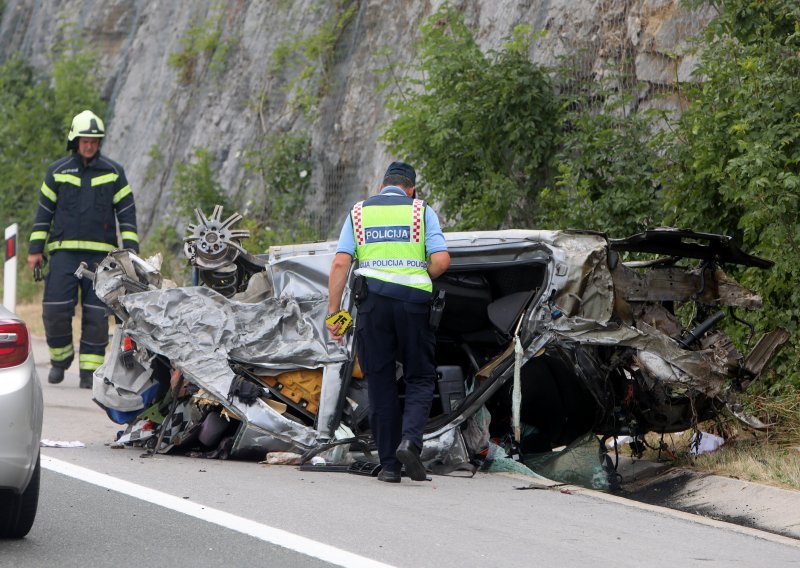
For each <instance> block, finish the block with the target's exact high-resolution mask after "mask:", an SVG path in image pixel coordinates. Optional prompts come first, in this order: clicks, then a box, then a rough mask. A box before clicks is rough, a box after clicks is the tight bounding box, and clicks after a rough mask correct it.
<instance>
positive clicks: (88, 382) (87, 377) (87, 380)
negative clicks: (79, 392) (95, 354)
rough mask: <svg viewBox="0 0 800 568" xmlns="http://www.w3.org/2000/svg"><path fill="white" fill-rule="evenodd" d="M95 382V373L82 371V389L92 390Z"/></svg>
mask: <svg viewBox="0 0 800 568" xmlns="http://www.w3.org/2000/svg"><path fill="white" fill-rule="evenodd" d="M93 382H94V371H87V370H86V369H81V382H80V387H81V388H82V389H90V388H92V383H93Z"/></svg>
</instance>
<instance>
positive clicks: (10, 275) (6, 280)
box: [3, 223, 18, 312]
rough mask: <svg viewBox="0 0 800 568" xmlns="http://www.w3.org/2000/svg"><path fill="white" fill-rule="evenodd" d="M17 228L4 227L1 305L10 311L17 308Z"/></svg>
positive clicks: (13, 226) (12, 226)
mask: <svg viewBox="0 0 800 568" xmlns="http://www.w3.org/2000/svg"><path fill="white" fill-rule="evenodd" d="M17 229H18V226H17V224H16V223H13V224H11V225H10V226H8V227H6V263H5V266H4V272H3V305H4V306H5V307H6V308H7V309H9V310H11V311H12V312H13V311H14V310H16V308H17Z"/></svg>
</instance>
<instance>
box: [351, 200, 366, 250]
mask: <svg viewBox="0 0 800 568" xmlns="http://www.w3.org/2000/svg"><path fill="white" fill-rule="evenodd" d="M363 203H364V202H363V201H359V202H358V203H356V204H355V205H354V206H353V230H354V231H355V235H356V244H357V245H358V246H364V241H365V238H364V222H363V221H362V219H361V205H362V204H363Z"/></svg>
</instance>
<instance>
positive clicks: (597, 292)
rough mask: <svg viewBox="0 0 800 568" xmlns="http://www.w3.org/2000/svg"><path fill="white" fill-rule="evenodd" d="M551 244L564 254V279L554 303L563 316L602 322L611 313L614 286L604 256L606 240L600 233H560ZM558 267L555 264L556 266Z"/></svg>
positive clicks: (605, 320)
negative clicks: (564, 281)
mask: <svg viewBox="0 0 800 568" xmlns="http://www.w3.org/2000/svg"><path fill="white" fill-rule="evenodd" d="M554 245H555V246H556V247H557V248H558V249H560V250H561V251H562V253H563V254H565V255H566V256H565V258H567V259H569V262H568V263H567V262H566V261H564V263H565V269H566V275H567V282H566V283H565V284H564V285H563V287H561V288H560V290H559V291H558V295H557V296H556V297H555V299H554V302H555V304H556V305H557V306H558V308H559V309H560V310H561V311H562V312H563V313H564V315H566V316H568V317H569V316H577V317H579V318H581V319H586V320H592V321H593V322H594V323H595V324H600V325H603V324H604V323H605V322H607V321H608V320H609V319H611V315H612V313H613V308H614V294H613V290H614V285H613V281H612V279H611V271H610V270H609V269H608V263H607V257H606V246H607V243H606V240H605V238H604V237H602V236H599V235H590V234H581V235H580V238H576V235H574V234H570V233H568V232H563V233H559V234H558V235H557V236H556V238H555V243H554ZM556 270H558V265H556Z"/></svg>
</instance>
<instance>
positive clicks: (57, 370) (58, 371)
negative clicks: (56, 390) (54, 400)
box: [47, 367, 64, 385]
mask: <svg viewBox="0 0 800 568" xmlns="http://www.w3.org/2000/svg"><path fill="white" fill-rule="evenodd" d="M63 380H64V369H62V368H61V367H50V373H49V374H48V375H47V382H48V383H50V384H51V385H57V384H58V383H60V382H61V381H63Z"/></svg>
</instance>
